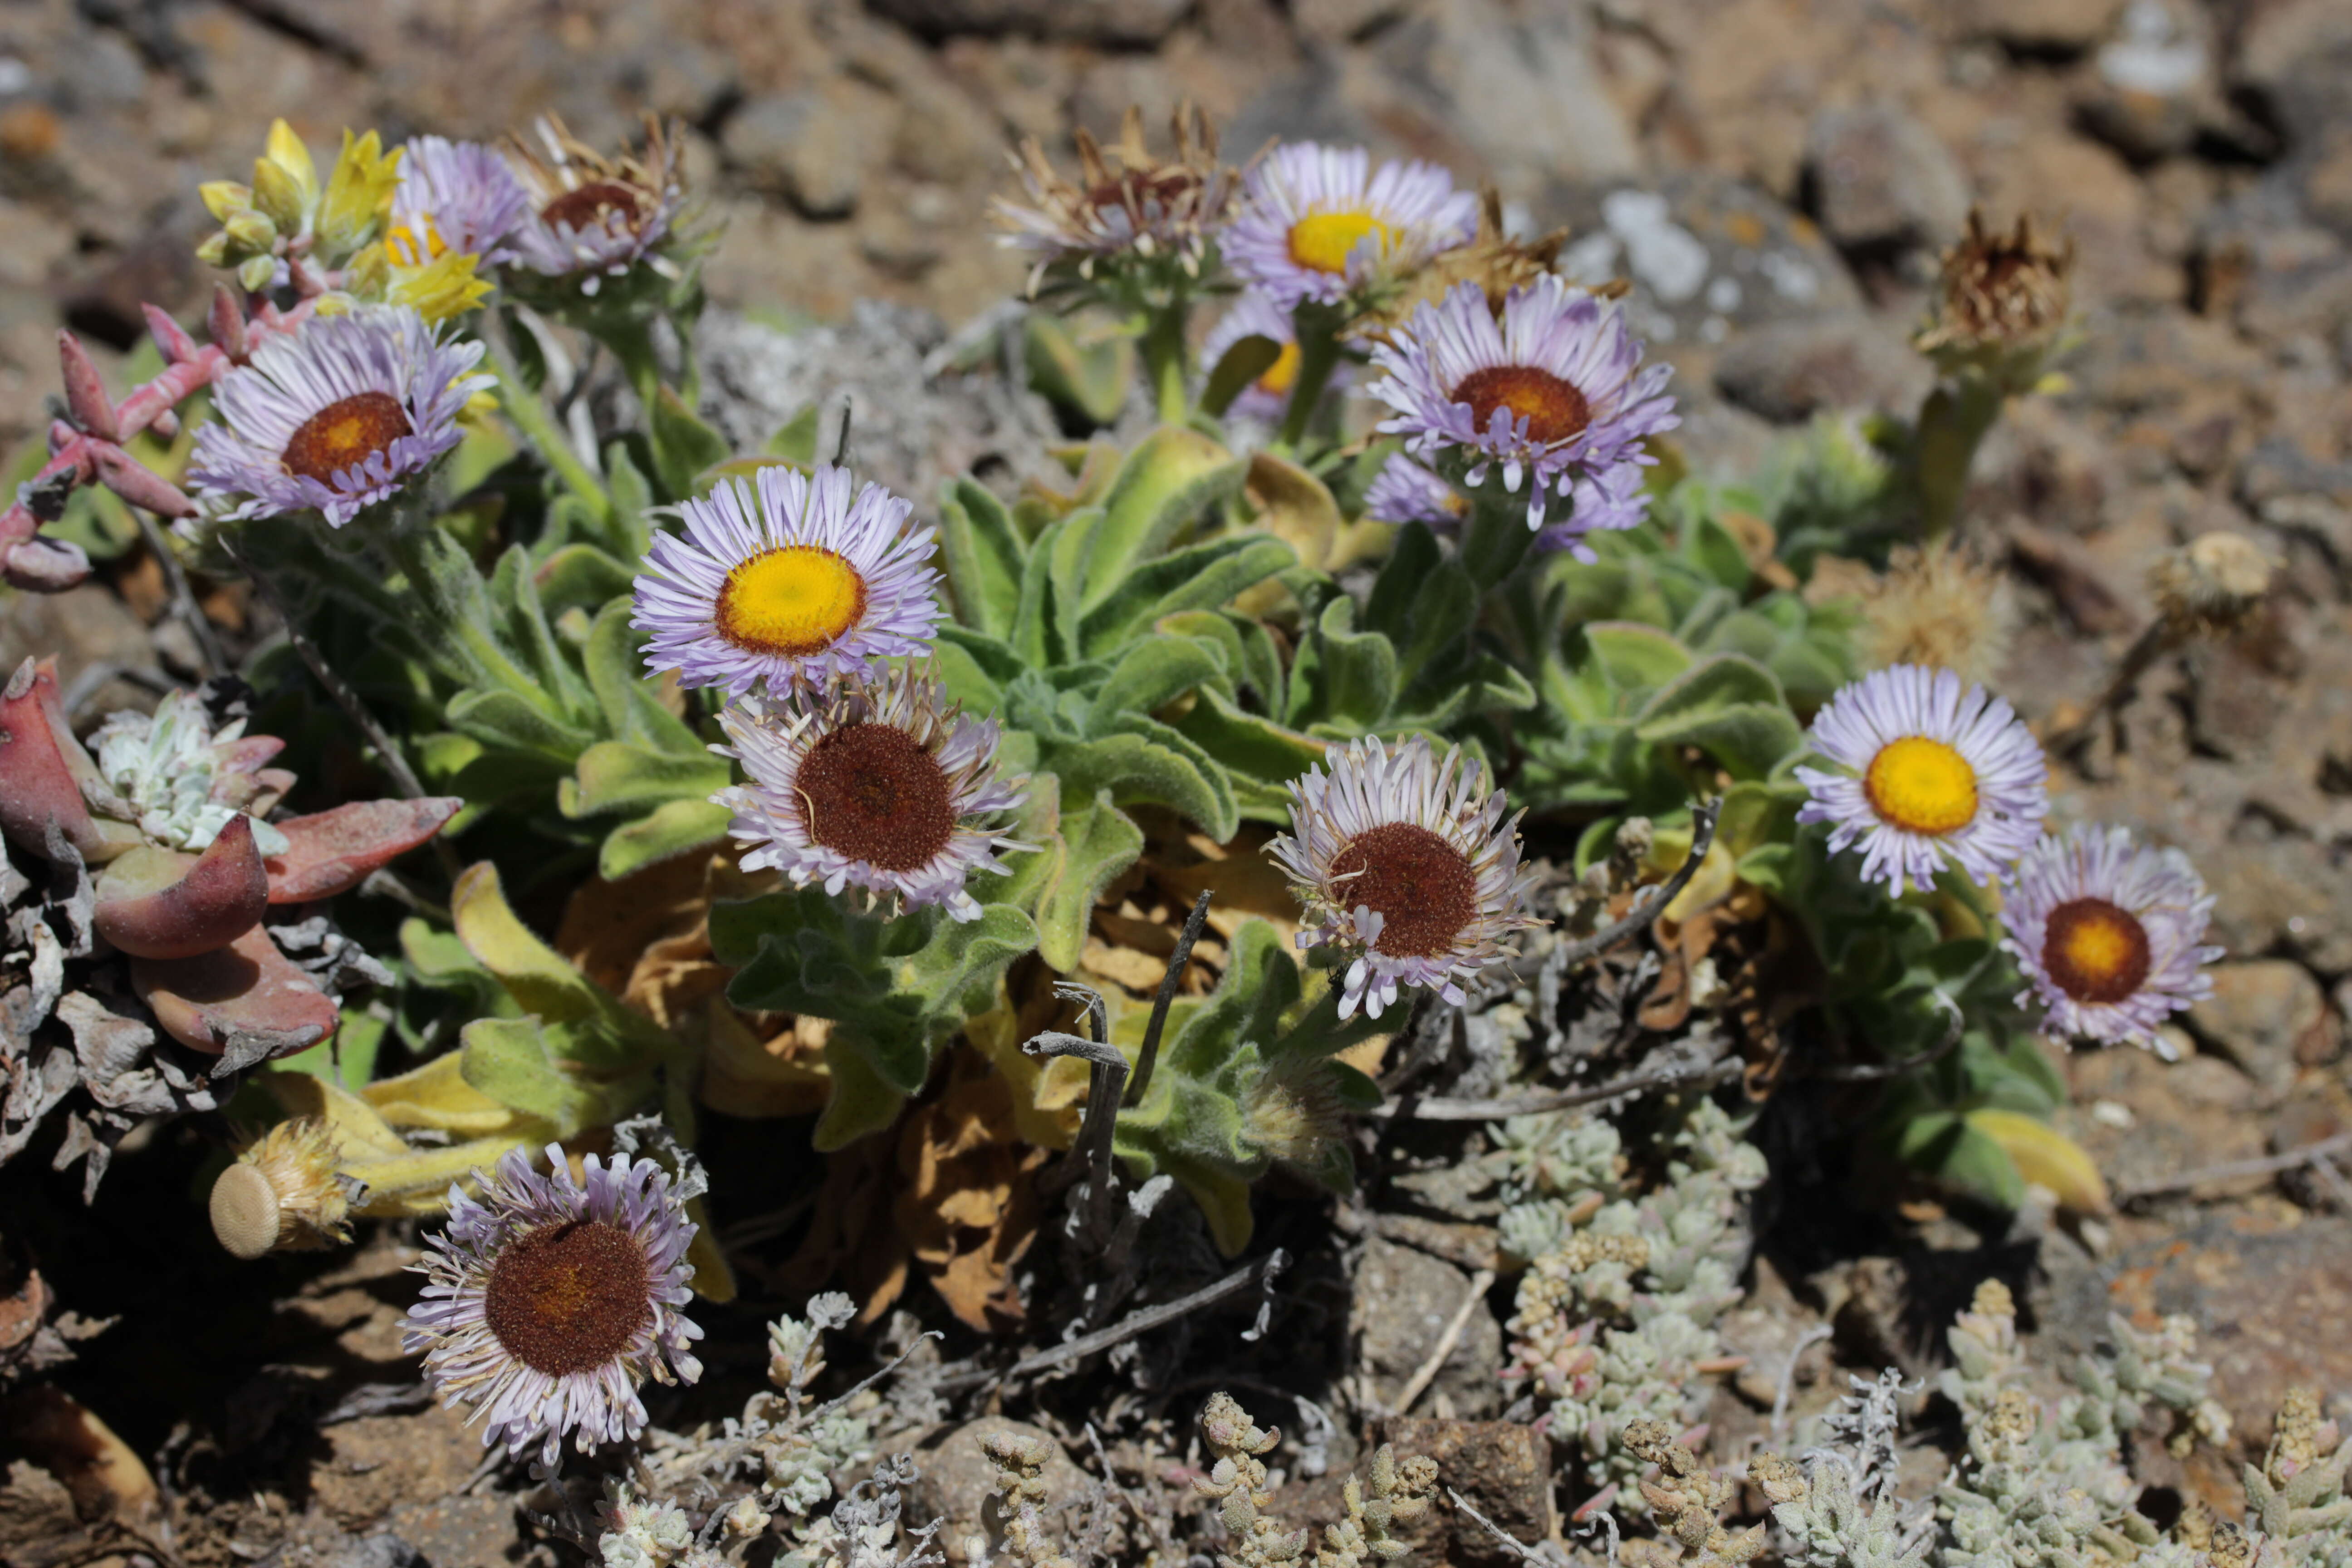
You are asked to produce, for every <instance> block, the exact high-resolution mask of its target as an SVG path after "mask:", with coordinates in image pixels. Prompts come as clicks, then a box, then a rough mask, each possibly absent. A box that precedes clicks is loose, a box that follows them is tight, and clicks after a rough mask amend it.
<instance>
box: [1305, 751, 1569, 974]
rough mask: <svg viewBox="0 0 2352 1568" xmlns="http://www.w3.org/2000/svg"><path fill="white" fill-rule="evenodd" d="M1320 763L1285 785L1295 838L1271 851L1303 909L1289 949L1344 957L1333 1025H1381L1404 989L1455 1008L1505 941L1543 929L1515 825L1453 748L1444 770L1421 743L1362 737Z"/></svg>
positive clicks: (1497, 796)
mask: <svg viewBox="0 0 2352 1568" xmlns="http://www.w3.org/2000/svg"><path fill="white" fill-rule="evenodd" d="M1324 761H1325V764H1326V765H1328V769H1329V771H1328V773H1327V772H1326V771H1325V767H1324V766H1317V767H1313V768H1309V769H1308V770H1307V773H1306V776H1305V777H1303V778H1299V779H1295V780H1293V781H1292V782H1291V785H1290V831H1289V832H1288V833H1286V834H1277V835H1276V837H1275V838H1274V840H1273V842H1272V843H1270V844H1268V845H1267V846H1266V852H1267V853H1268V854H1270V855H1272V856H1273V857H1274V860H1275V863H1276V865H1278V866H1280V867H1281V868H1282V869H1283V870H1284V871H1285V872H1286V874H1287V875H1288V876H1289V878H1290V880H1291V887H1292V891H1293V892H1295V893H1296V894H1297V898H1298V900H1299V902H1300V904H1301V905H1303V906H1304V907H1305V909H1306V911H1307V921H1306V923H1305V925H1304V926H1303V927H1302V928H1301V929H1300V931H1299V933H1298V945H1299V946H1301V947H1322V946H1330V947H1334V948H1337V949H1339V951H1340V952H1342V953H1344V954H1347V955H1349V956H1350V957H1351V958H1352V960H1353V962H1351V963H1349V966H1348V969H1347V973H1346V974H1345V976H1344V977H1343V978H1342V980H1341V982H1340V984H1341V985H1342V990H1341V994H1340V997H1339V1016H1341V1017H1342V1018H1349V1017H1353V1016H1355V1013H1356V1009H1357V1008H1358V1007H1361V1008H1363V1010H1364V1011H1365V1012H1366V1013H1368V1014H1369V1015H1370V1016H1372V1017H1375V1018H1377V1017H1379V1016H1381V1012H1382V1011H1383V1010H1385V1009H1386V1008H1388V1007H1389V1006H1391V1005H1393V1004H1394V1003H1395V1001H1396V998H1397V992H1398V990H1399V988H1400V987H1402V986H1406V985H1421V986H1426V987H1428V988H1429V989H1431V990H1433V991H1435V992H1437V994H1439V995H1441V996H1444V998H1445V999H1446V1000H1447V1001H1449V1002H1453V1003H1457V1004H1458V1003H1460V1002H1461V1001H1463V1000H1464V996H1463V991H1462V983H1463V982H1464V981H1465V980H1468V979H1471V978H1472V977H1474V976H1475V975H1476V974H1477V973H1478V972H1479V971H1480V970H1482V969H1484V968H1486V966H1487V965H1488V964H1491V963H1495V962H1496V960H1498V959H1499V958H1501V956H1502V953H1503V949H1502V938H1503V937H1504V935H1505V934H1506V933H1507V932H1509V931H1514V930H1516V929H1517V928H1519V927H1521V926H1530V925H1535V924H1538V921H1536V919H1535V918H1534V917H1533V916H1532V915H1530V914H1529V913H1528V889H1529V886H1530V884H1531V883H1532V881H1533V879H1534V876H1535V872H1534V869H1533V868H1530V867H1522V866H1521V865H1520V864H1519V840H1518V818H1517V817H1513V818H1512V819H1511V820H1510V821H1509V822H1505V821H1504V820H1503V813H1504V812H1505V811H1506V810H1507V805H1506V803H1505V801H1504V799H1503V795H1502V792H1501V791H1499V790H1496V791H1491V792H1490V791H1489V790H1488V789H1487V788H1486V774H1485V770H1483V769H1482V768H1481V767H1480V766H1479V765H1478V763H1477V762H1476V761H1475V760H1474V759H1471V758H1468V757H1465V755H1464V754H1463V752H1462V749H1461V748H1460V747H1458V746H1456V747H1454V748H1451V749H1450V750H1448V751H1447V752H1446V753H1445V757H1444V761H1442V762H1441V761H1440V760H1439V759H1438V758H1437V756H1436V755H1435V754H1434V753H1433V752H1432V751H1431V750H1430V745H1429V742H1428V741H1426V740H1425V739H1423V738H1422V737H1421V736H1418V735H1416V736H1413V737H1412V738H1410V739H1408V740H1404V741H1401V742H1393V743H1391V742H1381V741H1378V740H1372V739H1365V740H1360V741H1351V742H1349V743H1348V744H1347V745H1345V746H1341V747H1335V748H1333V749H1332V750H1330V751H1329V752H1327V753H1326V754H1325V759H1324Z"/></svg>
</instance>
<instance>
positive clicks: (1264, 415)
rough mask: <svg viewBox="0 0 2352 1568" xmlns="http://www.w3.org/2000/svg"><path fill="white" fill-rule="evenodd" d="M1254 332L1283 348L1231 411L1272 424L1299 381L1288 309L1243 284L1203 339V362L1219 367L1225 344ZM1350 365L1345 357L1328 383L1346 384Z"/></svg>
mask: <svg viewBox="0 0 2352 1568" xmlns="http://www.w3.org/2000/svg"><path fill="white" fill-rule="evenodd" d="M1249 337H1258V338H1271V339H1273V340H1274V341H1275V342H1277V343H1279V344H1281V345H1282V353H1280V354H1279V355H1277V356H1276V359H1275V362H1274V363H1272V364H1270V365H1268V366H1266V368H1265V371H1264V372H1262V373H1261V374H1259V376H1258V378H1257V379H1256V380H1255V381H1253V382H1251V383H1250V384H1248V385H1247V386H1244V387H1243V388H1242V390H1241V394H1240V395H1239V396H1237V397H1235V398H1234V401H1233V405H1232V406H1231V407H1230V408H1229V409H1228V410H1227V412H1228V413H1230V414H1232V415H1233V416H1235V417H1238V418H1242V419H1254V420H1256V421H1258V422H1260V423H1262V424H1271V423H1273V422H1274V421H1275V420H1277V419H1279V418H1281V417H1282V415H1283V411H1284V410H1285V409H1286V408H1288V407H1289V406H1290V389H1291V388H1292V387H1293V386H1295V385H1296V384H1297V382H1298V330H1297V326H1296V325H1295V324H1293V322H1292V321H1291V319H1290V312H1289V311H1288V310H1284V309H1283V308H1282V307H1281V306H1279V305H1277V304H1276V303H1275V302H1274V300H1272V299H1271V298H1269V297H1268V296H1266V295H1265V294H1261V293H1259V292H1258V291H1257V290H1256V289H1244V291H1243V292H1242V293H1241V294H1240V295H1239V296H1238V297H1236V298H1235V299H1234V303H1233V307H1232V309H1230V310H1227V311H1226V312H1225V313H1224V314H1223V316H1221V317H1219V318H1218V319H1217V324H1216V325H1215V326H1213V327H1212V328H1210V329H1209V336H1208V339H1207V341H1206V342H1203V343H1202V345H1201V363H1202V364H1204V365H1207V366H1208V367H1209V368H1210V369H1212V370H1214V369H1215V368H1216V366H1217V362H1218V361H1220V360H1222V359H1223V358H1224V357H1225V351H1226V350H1228V349H1230V348H1232V347H1233V346H1234V344H1235V343H1237V342H1241V341H1242V340H1243V339H1244V338H1249ZM1349 368H1350V367H1349V366H1348V365H1347V364H1345V363H1342V364H1340V365H1339V366H1337V367H1335V368H1334V369H1333V371H1332V373H1331V379H1330V380H1329V381H1328V383H1326V385H1327V386H1328V387H1329V388H1331V389H1333V390H1337V389H1339V388H1340V387H1343V386H1345V385H1347V384H1348V375H1349Z"/></svg>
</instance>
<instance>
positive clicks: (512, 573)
mask: <svg viewBox="0 0 2352 1568" xmlns="http://www.w3.org/2000/svg"><path fill="white" fill-rule="evenodd" d="M490 597H491V598H492V600H493V601H495V602H496V603H498V604H500V605H504V606H506V633H507V640H508V641H509V643H510V644H511V645H512V646H513V647H514V648H515V649H516V651H517V652H518V653H519V654H520V657H521V662H522V666H523V668H524V669H525V671H526V672H527V673H528V674H529V675H530V678H531V679H533V681H534V682H535V684H536V685H537V687H538V689H540V690H541V691H542V692H544V693H545V694H546V695H547V696H549V697H550V698H551V699H553V702H554V708H555V710H556V711H557V712H558V713H559V714H560V715H561V716H562V718H563V719H564V720H565V721H567V722H576V721H581V720H584V719H586V718H587V717H588V715H589V713H590V711H591V710H592V709H593V699H592V698H591V696H590V695H589V691H588V685H587V682H586V681H585V680H583V679H582V678H581V675H580V671H579V670H578V668H575V667H574V666H573V664H572V660H571V658H569V657H567V656H566V654H565V653H564V650H563V648H562V646H561V645H559V644H558V643H557V641H556V640H555V631H554V628H553V627H551V626H549V625H548V622H547V611H546V608H545V607H544V606H543V605H541V603H540V598H539V581H538V577H537V575H536V574H534V573H533V572H532V570H531V563H530V552H528V551H526V550H524V549H523V547H522V546H521V545H520V544H517V545H510V546H509V547H508V549H507V551H506V552H505V553H504V554H502V555H500V556H499V563H498V566H497V567H496V568H495V569H494V570H493V571H492V572H491V574H490Z"/></svg>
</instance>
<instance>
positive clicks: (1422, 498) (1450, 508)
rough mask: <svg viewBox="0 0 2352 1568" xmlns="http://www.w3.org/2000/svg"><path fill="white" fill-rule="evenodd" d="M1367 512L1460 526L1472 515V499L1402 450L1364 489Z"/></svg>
mask: <svg viewBox="0 0 2352 1568" xmlns="http://www.w3.org/2000/svg"><path fill="white" fill-rule="evenodd" d="M1364 515H1365V516H1366V517H1368V518H1370V519H1371V520H1372V521H1375V522H1425V523H1427V524H1428V525H1429V526H1430V527H1432V528H1447V529H1450V528H1459V527H1460V526H1462V520H1463V519H1464V518H1465V517H1467V516H1469V515H1470V503H1469V501H1467V500H1465V499H1464V498H1463V495H1462V492H1461V491H1459V490H1457V489H1454V487H1453V486H1452V485H1449V484H1447V483H1446V482H1445V481H1444V479H1441V478H1439V477H1438V476H1437V475H1435V474H1433V473H1431V472H1430V471H1429V470H1428V469H1427V468H1423V467H1422V466H1421V465H1420V464H1419V463H1416V462H1414V461H1413V460H1412V458H1408V457H1406V456H1405V455H1404V454H1403V453H1402V452H1399V453H1396V454H1394V455H1392V456H1391V458H1389V460H1388V461H1387V462H1385V463H1382V464H1381V471H1380V472H1379V473H1377V474H1374V475H1373V476H1372V482H1371V484H1370V486H1369V487H1367V488H1366V489H1365V490H1364Z"/></svg>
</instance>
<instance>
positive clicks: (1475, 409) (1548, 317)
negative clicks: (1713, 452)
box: [1370, 274, 1681, 531]
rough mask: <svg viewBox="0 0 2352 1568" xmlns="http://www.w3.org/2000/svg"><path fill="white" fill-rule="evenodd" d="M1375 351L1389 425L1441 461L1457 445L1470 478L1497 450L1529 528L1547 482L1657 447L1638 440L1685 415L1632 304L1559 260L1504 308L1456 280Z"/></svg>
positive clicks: (1482, 472) (1554, 485)
mask: <svg viewBox="0 0 2352 1568" xmlns="http://www.w3.org/2000/svg"><path fill="white" fill-rule="evenodd" d="M1372 362H1373V363H1374V364H1376V365H1377V366H1379V368H1380V369H1381V371H1382V372H1383V373H1384V374H1382V376H1381V379H1380V380H1379V381H1376V382H1374V383H1373V384H1372V385H1371V388H1370V393H1371V395H1372V396H1373V397H1376V398H1378V399H1379V400H1380V401H1381V402H1382V403H1385V404H1387V405H1389V406H1390V407H1391V408H1393V409H1395V410H1396V415H1395V416H1394V417H1393V418H1390V419H1387V420H1384V421H1382V422H1381V426H1380V427H1381V431H1382V432H1383V433H1384V434H1388V435H1395V436H1402V437H1404V438H1405V450H1406V451H1408V452H1410V453H1412V455H1413V456H1414V457H1416V458H1421V459H1422V460H1423V462H1426V463H1430V464H1432V465H1433V466H1434V465H1435V464H1436V463H1437V460H1438V459H1439V458H1441V457H1446V456H1451V457H1452V458H1454V460H1456V461H1457V462H1459V463H1460V465H1461V466H1462V468H1463V477H1464V482H1465V483H1467V484H1469V485H1472V486H1474V487H1475V486H1477V485H1480V484H1483V483H1485V482H1486V473H1487V469H1488V468H1489V467H1490V466H1492V465H1496V464H1499V465H1500V466H1501V470H1502V481H1503V489H1504V491H1505V492H1506V493H1507V494H1511V495H1517V493H1518V490H1519V485H1520V482H1521V481H1522V480H1526V481H1527V482H1528V527H1529V528H1540V527H1541V526H1542V525H1543V521H1544V512H1545V510H1546V507H1547V506H1548V505H1549V497H1550V496H1552V495H1557V496H1559V497H1560V498H1561V499H1563V500H1574V499H1575V491H1576V486H1577V482H1578V481H1579V480H1580V479H1596V478H1597V477H1598V476H1600V475H1602V474H1604V473H1606V472H1608V471H1609V470H1611V469H1613V468H1617V467H1618V466H1619V465H1620V464H1623V463H1643V462H1647V461H1649V460H1650V459H1649V458H1648V456H1647V455H1646V454H1645V453H1643V451H1642V449H1641V443H1642V441H1643V439H1644V438H1645V437H1651V436H1654V435H1656V434H1657V433H1658V432H1660V431H1662V430H1671V429H1673V428H1674V427H1675V426H1676V425H1677V424H1679V423H1681V421H1680V420H1679V419H1678V418H1677V417H1676V416H1675V405H1674V399H1672V398H1671V397H1668V396H1666V395H1665V391H1664V389H1665V384H1666V381H1667V378H1668V377H1669V376H1670V375H1672V374H1673V371H1672V369H1671V367H1669V366H1666V365H1651V366H1648V367H1647V368H1644V367H1643V364H1642V344H1641V341H1640V340H1639V339H1637V338H1635V337H1634V336H1633V333H1632V332H1631V331H1628V330H1627V329H1626V326H1625V318H1624V313H1623V312H1622V310H1618V309H1617V308H1616V307H1615V306H1614V305H1612V304H1608V303H1605V302H1604V301H1602V300H1601V299H1600V298H1599V297H1598V296H1596V295H1593V294H1590V293H1587V292H1585V291H1583V290H1582V289H1575V288H1572V287H1571V286H1570V284H1568V283H1567V282H1566V281H1565V280H1564V279H1560V278H1559V277H1557V276H1553V275H1549V274H1547V275H1546V276H1544V277H1542V278H1539V279H1537V280H1536V281H1535V282H1533V283H1531V284H1528V285H1526V286H1524V287H1522V288H1517V289H1512V290H1511V292H1510V294H1509V295H1508V296H1507V298H1506V299H1505V300H1504V301H1503V313H1502V317H1501V319H1500V320H1499V321H1498V320H1497V319H1496V315H1495V312H1494V310H1492V309H1491V308H1490V307H1489V306H1488V304H1487V302H1486V291H1485V290H1484V289H1480V288H1479V287H1478V286H1477V285H1476V284H1475V283H1464V284H1459V285H1457V286H1456V287H1455V288H1454V290H1453V292H1451V293H1450V294H1448V295H1446V296H1445V298H1444V300H1440V301H1438V302H1437V303H1436V304H1434V305H1423V306H1421V307H1420V308H1419V309H1417V310H1414V312H1413V314H1412V321H1410V322H1408V323H1407V324H1406V325H1405V326H1404V327H1403V328H1402V329H1400V330H1399V331H1396V332H1395V333H1393V334H1392V335H1391V341H1390V342H1387V343H1384V344H1382V345H1381V346H1380V347H1379V348H1377V349H1375V350H1374V351H1373V353H1372ZM1603 510H1608V509H1607V508H1606V507H1604V508H1603ZM1599 526H1604V527H1605V526H1610V525H1609V524H1607V523H1601V524H1600V525H1599ZM1585 531H1590V530H1585Z"/></svg>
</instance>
